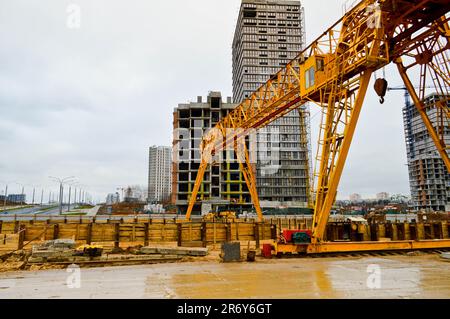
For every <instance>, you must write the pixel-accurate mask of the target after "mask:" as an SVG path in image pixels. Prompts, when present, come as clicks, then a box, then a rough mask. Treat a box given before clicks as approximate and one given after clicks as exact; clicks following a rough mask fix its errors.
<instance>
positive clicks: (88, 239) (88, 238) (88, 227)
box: [86, 223, 92, 245]
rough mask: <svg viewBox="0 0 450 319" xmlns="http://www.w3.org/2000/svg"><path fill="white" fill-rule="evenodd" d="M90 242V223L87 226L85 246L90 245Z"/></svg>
mask: <svg viewBox="0 0 450 319" xmlns="http://www.w3.org/2000/svg"><path fill="white" fill-rule="evenodd" d="M91 242H92V223H89V224H88V225H87V235H86V244H88V245H90V244H91Z"/></svg>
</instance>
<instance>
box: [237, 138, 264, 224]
mask: <svg viewBox="0 0 450 319" xmlns="http://www.w3.org/2000/svg"><path fill="white" fill-rule="evenodd" d="M234 151H235V153H236V158H237V160H238V162H239V166H240V169H241V172H242V175H243V176H244V179H245V183H246V184H247V187H248V190H249V192H250V196H251V197H252V202H253V206H254V207H255V210H256V213H257V214H258V220H259V221H260V222H262V221H263V214H262V210H261V206H260V204H259V197H258V190H257V188H256V177H255V174H254V173H253V168H252V165H251V163H250V158H249V154H248V149H247V146H246V145H245V139H244V138H240V139H239V140H238V141H235V144H234Z"/></svg>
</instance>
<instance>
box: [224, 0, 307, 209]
mask: <svg viewBox="0 0 450 319" xmlns="http://www.w3.org/2000/svg"><path fill="white" fill-rule="evenodd" d="M304 42H305V37H304V14H303V7H302V6H301V3H300V1H285V0H243V1H242V4H241V8H240V12H239V17H238V21H237V26H236V30H235V35H234V40H233V95H234V102H236V103H241V102H242V101H243V100H245V99H246V98H248V97H250V96H251V94H252V93H253V92H254V91H256V90H257V89H258V88H259V87H260V86H261V85H263V84H264V83H265V82H266V81H267V80H268V79H269V78H270V77H271V76H272V75H273V74H275V73H277V72H278V71H279V70H280V69H281V68H282V67H284V66H286V64H287V63H288V62H290V61H291V60H292V59H293V58H295V57H296V56H297V55H298V54H299V53H300V52H301V50H302V48H303V47H304ZM302 114H303V115H302V116H301V115H300V114H299V112H298V111H297V110H294V111H293V112H291V113H289V114H287V115H286V116H284V117H283V118H280V119H277V120H276V121H274V122H273V123H271V124H270V125H269V126H268V127H267V128H264V129H261V130H259V131H258V134H257V155H258V164H257V168H256V169H257V185H258V193H259V197H260V200H261V206H262V207H277V206H283V205H287V206H289V207H303V206H306V205H307V202H308V194H309V185H310V183H309V182H310V174H309V172H310V161H309V158H310V156H309V147H308V140H309V133H308V132H309V116H308V115H307V112H304V113H302Z"/></svg>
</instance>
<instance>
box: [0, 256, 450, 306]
mask: <svg viewBox="0 0 450 319" xmlns="http://www.w3.org/2000/svg"><path fill="white" fill-rule="evenodd" d="M78 278H79V279H80V281H78ZM78 283H80V284H81V287H79V288H76V287H77V286H78ZM69 286H70V287H72V288H69ZM5 298H224V299H226V298H450V262H448V261H444V260H442V259H441V258H440V257H439V255H425V256H390V257H363V258H357V257H355V258H351V257H350V258H344V259H342V258H340V259H336V258H305V259H283V260H278V259H272V260H262V259H258V260H257V262H255V263H232V264H223V263H218V262H216V261H208V262H189V263H172V264H155V265H142V266H127V267H108V268H90V269H81V270H80V273H79V274H78V273H77V271H76V270H75V271H72V272H68V271H67V270H44V271H23V272H10V273H0V299H5Z"/></svg>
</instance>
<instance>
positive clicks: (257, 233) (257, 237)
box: [253, 223, 260, 249]
mask: <svg viewBox="0 0 450 319" xmlns="http://www.w3.org/2000/svg"><path fill="white" fill-rule="evenodd" d="M253 227H254V235H253V236H254V238H255V241H256V249H259V248H260V246H259V224H258V223H255V224H254V225H253Z"/></svg>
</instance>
